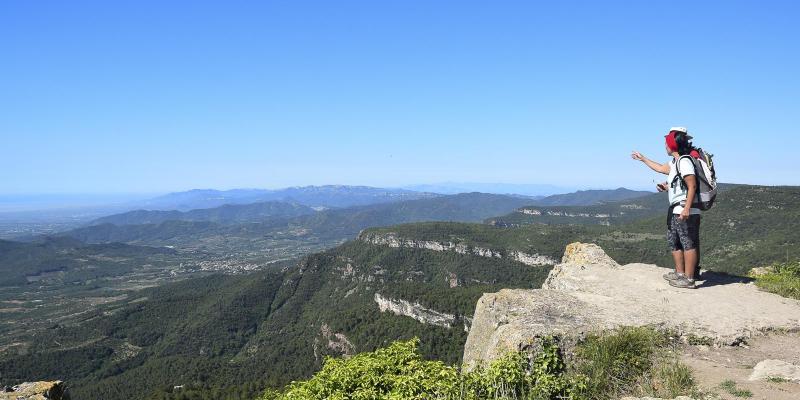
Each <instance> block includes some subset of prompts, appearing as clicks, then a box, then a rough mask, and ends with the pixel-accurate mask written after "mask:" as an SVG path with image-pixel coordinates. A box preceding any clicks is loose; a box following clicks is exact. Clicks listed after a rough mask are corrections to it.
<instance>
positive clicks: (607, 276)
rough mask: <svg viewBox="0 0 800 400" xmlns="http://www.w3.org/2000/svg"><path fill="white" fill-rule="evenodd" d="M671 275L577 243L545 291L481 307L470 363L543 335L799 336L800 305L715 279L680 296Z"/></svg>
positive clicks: (493, 296) (491, 298)
mask: <svg viewBox="0 0 800 400" xmlns="http://www.w3.org/2000/svg"><path fill="white" fill-rule="evenodd" d="M666 271H667V270H665V269H663V268H658V267H657V266H655V265H646V264H628V265H619V264H617V263H616V262H614V260H612V259H611V258H610V257H608V255H606V254H605V252H603V250H602V249H601V248H600V247H598V246H597V245H593V244H583V243H573V244H570V245H569V246H567V249H566V251H565V254H564V257H563V259H562V262H561V263H560V264H559V265H557V266H556V267H555V268H554V269H553V270H552V271H551V272H550V274H549V276H548V279H547V280H546V282H545V284H544V285H543V287H542V289H533V290H521V289H514V290H511V289H504V290H501V291H499V292H497V293H485V294H484V295H483V296H482V297H481V298H480V300H478V303H477V305H476V307H475V314H474V317H473V320H472V326H471V328H470V331H469V336H468V338H467V342H466V345H465V346H464V363H465V364H466V365H467V366H471V365H474V364H475V363H479V362H482V361H484V360H491V359H494V358H496V357H498V356H499V355H501V354H502V353H504V352H505V351H508V350H525V349H526V348H528V347H530V346H535V345H536V343H538V339H540V338H542V337H544V336H558V337H560V338H561V339H562V340H563V341H564V342H566V343H569V342H570V341H573V340H578V339H580V338H581V337H583V336H584V335H585V334H587V333H589V332H592V331H599V330H604V329H613V328H616V327H620V326H645V325H647V326H653V327H656V328H659V329H664V330H670V331H672V332H675V334H676V335H679V336H681V337H684V338H689V339H697V338H702V339H703V340H705V341H709V342H713V343H715V344H717V345H731V344H736V343H739V342H741V341H743V340H745V339H747V338H749V337H751V336H753V335H757V334H759V333H762V332H764V331H768V330H779V329H787V330H797V329H800V301H796V300H791V299H787V298H783V297H780V296H778V295H774V294H771V293H766V292H762V291H759V290H758V289H757V288H756V287H755V285H753V284H752V283H748V282H747V281H746V280H744V279H739V278H731V277H727V276H724V275H715V274H713V273H707V274H706V275H705V276H706V277H707V280H706V281H705V282H699V283H700V287H699V288H698V289H696V290H689V289H677V288H673V287H671V286H669V285H668V284H667V282H666V281H665V280H664V279H663V278H662V277H661V275H662V274H663V273H664V272H666Z"/></svg>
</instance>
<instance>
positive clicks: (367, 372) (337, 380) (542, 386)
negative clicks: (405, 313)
mask: <svg viewBox="0 0 800 400" xmlns="http://www.w3.org/2000/svg"><path fill="white" fill-rule="evenodd" d="M418 344H419V340H418V339H416V338H415V339H412V340H410V341H406V342H402V341H398V342H394V343H392V344H391V345H389V347H386V348H382V349H378V350H376V351H374V352H368V353H361V354H358V355H356V356H354V357H352V358H348V359H346V358H328V359H326V361H325V365H324V366H323V367H322V370H321V371H319V372H318V373H317V374H315V375H314V376H313V377H312V378H311V379H309V380H306V381H296V382H292V383H291V384H290V385H289V386H288V387H287V388H286V389H285V390H284V391H283V393H277V392H274V391H267V392H266V393H265V394H264V395H263V396H262V399H264V400H311V399H340V400H345V399H348V400H349V399H353V400H356V399H358V400H361V399H364V400H366V399H396V400H401V399H402V400H406V399H412V400H413V399H475V400H477V399H559V398H566V399H568V398H575V397H574V396H573V395H572V391H573V388H575V387H579V386H580V385H579V382H577V381H574V380H568V379H567V378H566V377H565V375H564V374H563V370H564V364H563V361H562V360H561V357H560V355H559V350H558V347H557V346H556V345H555V344H554V343H553V342H552V341H546V342H545V344H544V346H543V349H542V351H541V352H539V353H538V354H537V355H535V356H534V357H533V358H532V359H529V358H528V357H526V356H525V355H524V354H523V353H513V352H512V353H509V354H507V355H505V356H503V357H501V358H499V359H498V360H496V361H494V362H492V363H491V364H490V365H489V366H488V367H486V368H476V369H475V370H474V371H471V372H462V371H460V370H459V369H457V368H455V367H453V366H448V365H445V364H444V363H442V362H440V361H428V360H424V359H422V356H421V355H420V354H419V352H418V350H417V346H418Z"/></svg>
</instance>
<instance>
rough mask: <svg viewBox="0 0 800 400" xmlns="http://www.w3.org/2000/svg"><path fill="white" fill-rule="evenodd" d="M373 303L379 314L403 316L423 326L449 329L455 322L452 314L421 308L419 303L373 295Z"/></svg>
mask: <svg viewBox="0 0 800 400" xmlns="http://www.w3.org/2000/svg"><path fill="white" fill-rule="evenodd" d="M375 303H378V309H379V310H381V312H391V313H394V314H396V315H405V316H407V317H411V318H414V319H415V320H417V321H419V322H422V323H423V324H429V325H436V326H441V327H445V328H450V327H451V326H453V324H454V323H455V322H456V316H455V315H453V314H447V313H442V312H439V311H436V310H431V309H428V308H425V307H423V306H422V305H421V304H419V303H412V302H409V301H406V300H403V299H391V298H388V297H384V296H381V295H380V293H375Z"/></svg>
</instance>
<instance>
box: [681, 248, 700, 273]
mask: <svg viewBox="0 0 800 400" xmlns="http://www.w3.org/2000/svg"><path fill="white" fill-rule="evenodd" d="M683 264H684V269H685V271H686V272H685V274H686V277H687V278H689V279H694V272H695V271H696V270H697V250H696V249H691V250H686V251H684V252H683Z"/></svg>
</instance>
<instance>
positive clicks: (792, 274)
mask: <svg viewBox="0 0 800 400" xmlns="http://www.w3.org/2000/svg"><path fill="white" fill-rule="evenodd" d="M767 271H768V272H766V273H763V274H760V275H756V276H754V278H755V279H756V285H757V286H758V287H760V288H761V289H763V290H766V291H768V292H772V293H776V294H779V295H781V296H783V297H789V298H793V299H798V300H800V261H793V262H787V263H780V264H774V265H772V266H770V267H769V268H768V269H767Z"/></svg>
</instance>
